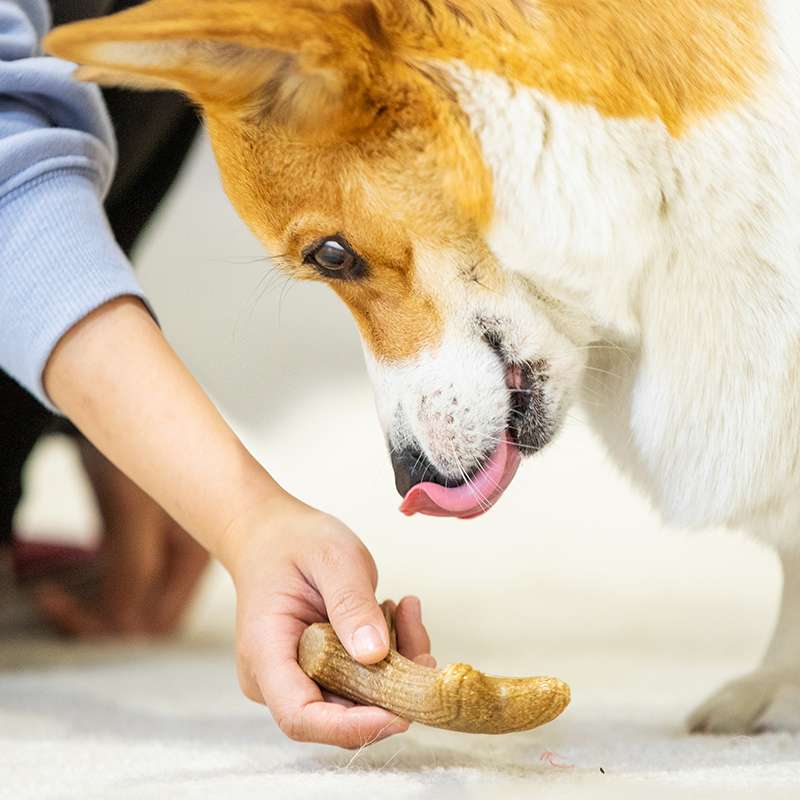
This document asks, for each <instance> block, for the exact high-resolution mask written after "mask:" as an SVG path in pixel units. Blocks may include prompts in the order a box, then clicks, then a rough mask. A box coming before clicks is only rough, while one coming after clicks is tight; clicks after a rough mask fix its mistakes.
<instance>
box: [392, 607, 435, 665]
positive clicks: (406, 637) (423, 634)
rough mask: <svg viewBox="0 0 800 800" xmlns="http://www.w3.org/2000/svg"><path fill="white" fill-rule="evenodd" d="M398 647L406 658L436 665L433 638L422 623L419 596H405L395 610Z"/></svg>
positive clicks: (419, 662)
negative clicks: (432, 644)
mask: <svg viewBox="0 0 800 800" xmlns="http://www.w3.org/2000/svg"><path fill="white" fill-rule="evenodd" d="M395 625H396V626H397V649H398V651H399V652H400V653H401V654H402V655H404V656H405V657H406V658H409V659H411V660H412V661H415V662H416V663H417V664H421V665H422V666H425V667H435V666H436V660H435V659H434V658H433V656H431V654H430V652H431V640H430V637H429V636H428V631H427V630H426V629H425V626H424V625H423V623H422V605H421V603H420V601H419V598H417V597H404V598H403V599H402V600H401V601H400V602H399V603H398V605H397V610H396V611H395Z"/></svg>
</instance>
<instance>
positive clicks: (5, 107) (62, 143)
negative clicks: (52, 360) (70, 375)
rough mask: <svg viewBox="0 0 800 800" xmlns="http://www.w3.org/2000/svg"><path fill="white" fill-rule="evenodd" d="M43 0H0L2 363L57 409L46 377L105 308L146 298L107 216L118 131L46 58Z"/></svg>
mask: <svg viewBox="0 0 800 800" xmlns="http://www.w3.org/2000/svg"><path fill="white" fill-rule="evenodd" d="M48 26H49V11H48V6H47V4H46V3H45V2H44V0H0V368H2V369H4V370H5V371H6V372H8V373H9V374H10V375H11V376H12V377H13V378H14V379H15V380H17V381H18V382H19V383H20V384H22V386H24V387H25V388H26V389H28V390H29V391H30V392H31V393H33V394H34V395H35V396H36V397H37V398H38V399H39V400H40V401H41V402H43V403H44V404H45V405H47V406H48V407H50V408H52V404H51V403H50V402H49V400H48V398H47V396H46V394H45V391H44V387H43V385H42V372H43V370H44V368H45V366H46V364H47V360H48V358H49V357H50V354H51V353H52V351H53V349H54V347H55V346H56V344H57V343H58V341H59V340H60V339H61V337H62V336H63V335H64V334H65V333H66V332H67V331H68V330H69V329H70V328H71V327H72V326H73V325H75V323H77V322H78V321H80V320H81V319H82V318H83V317H85V316H86V315H87V314H89V313H90V312H91V311H93V310H94V309H96V308H98V307H99V306H101V305H102V304H103V303H105V302H107V301H109V300H111V299H113V298H115V297H121V296H123V295H134V296H137V297H142V292H141V289H140V287H139V285H138V283H137V281H136V279H135V277H134V275H133V271H132V269H131V267H130V264H129V263H128V260H127V259H126V258H125V255H124V254H123V253H122V251H121V250H120V248H119V247H118V245H117V243H116V242H115V241H114V236H113V234H112V232H111V229H110V227H109V225H108V222H107V220H106V216H105V213H104V211H103V198H104V197H105V194H106V192H107V191H108V188H109V186H110V184H111V179H112V177H113V173H114V167H115V158H116V152H115V145H114V134H113V130H112V127H111V123H110V121H109V119H108V116H107V114H106V111H105V107H104V105H103V101H102V98H101V96H100V93H99V91H98V89H97V88H96V87H94V86H89V85H87V84H82V83H79V82H77V81H73V80H72V79H71V78H70V73H71V72H72V70H73V68H74V67H73V65H71V64H68V63H66V62H64V61H60V60H58V59H55V58H46V57H42V55H41V53H40V51H39V42H40V40H41V38H42V37H43V36H44V34H45V32H46V31H47V28H48Z"/></svg>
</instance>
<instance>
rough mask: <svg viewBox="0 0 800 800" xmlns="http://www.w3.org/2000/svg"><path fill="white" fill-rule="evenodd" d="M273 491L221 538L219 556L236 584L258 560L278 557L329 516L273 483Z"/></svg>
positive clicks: (238, 516) (256, 498) (247, 508)
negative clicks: (298, 538) (280, 552)
mask: <svg viewBox="0 0 800 800" xmlns="http://www.w3.org/2000/svg"><path fill="white" fill-rule="evenodd" d="M273 486H274V488H273V489H272V490H271V491H267V492H264V493H263V494H261V495H260V496H254V497H253V498H252V500H251V501H250V502H249V503H247V504H243V505H242V506H241V507H240V509H239V511H238V513H237V514H236V515H235V516H234V517H232V518H231V520H230V521H229V523H228V524H227V525H226V527H225V529H224V531H223V533H222V535H221V536H220V537H219V541H218V546H217V548H216V552H215V555H216V557H217V558H218V559H219V561H220V562H221V563H222V565H223V566H224V567H225V569H226V570H227V571H228V573H230V575H231V577H232V578H233V579H234V581H236V580H237V576H238V575H240V574H242V573H244V572H246V571H247V567H248V565H249V564H250V563H252V561H253V559H254V558H263V557H270V558H271V557H274V555H275V554H276V553H277V551H279V550H280V549H281V548H282V546H283V545H284V543H286V542H289V541H296V539H297V537H298V535H299V534H300V533H301V532H302V531H303V530H314V529H316V527H317V525H318V524H319V521H320V520H322V519H324V518H325V517H326V515H325V514H324V513H323V512H321V511H318V510H317V509H315V508H313V507H312V506H309V505H307V504H306V503H304V502H303V501H302V500H299V499H298V498H296V497H294V496H293V495H291V494H289V493H288V492H286V491H285V490H284V489H282V488H281V487H280V486H278V485H277V484H274V483H273Z"/></svg>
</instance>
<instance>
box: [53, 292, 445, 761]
mask: <svg viewBox="0 0 800 800" xmlns="http://www.w3.org/2000/svg"><path fill="white" fill-rule="evenodd" d="M122 353H124V358H123V357H121V356H120V354H122ZM45 386H46V389H47V392H48V394H49V396H50V398H51V399H52V401H53V402H54V403H55V404H56V405H57V406H58V407H59V408H60V409H61V410H62V411H63V412H64V413H65V414H66V415H67V416H69V417H70V419H71V420H72V421H73V422H74V423H75V424H76V425H77V427H78V428H80V429H81V430H82V431H83V433H84V434H85V435H86V436H87V438H88V439H89V440H90V441H92V442H93V443H94V444H95V445H96V446H97V447H98V449H99V450H101V451H102V452H103V453H105V454H106V456H108V458H110V459H111V461H113V462H114V463H115V464H116V465H117V466H118V467H119V468H120V469H121V470H122V471H123V472H124V473H125V474H127V475H128V476H129V477H131V478H132V479H133V480H134V481H136V483H137V484H138V485H139V486H141V488H142V489H143V490H144V491H145V492H147V494H148V495H150V496H151V497H153V498H154V499H155V500H156V501H157V502H158V503H159V504H160V505H161V506H162V507H163V508H164V509H165V510H166V511H167V512H168V513H169V514H170V516H171V517H172V518H173V519H174V520H175V521H176V522H177V523H179V524H180V525H181V526H182V527H183V528H185V529H186V530H187V531H189V532H190V533H191V534H192V535H193V536H195V537H196V538H197V539H198V541H200V542H201V543H202V544H203V546H204V547H206V548H207V549H208V550H210V551H211V552H212V553H213V554H214V555H216V556H217V557H218V558H219V559H220V560H221V561H222V563H223V564H224V565H225V567H226V568H227V569H228V571H229V572H230V573H231V576H232V578H233V581H234V584H235V586H236V591H237V599H238V612H237V619H238V625H237V627H238V630H237V647H238V652H239V675H240V681H241V683H242V687H243V689H244V691H245V693H246V694H247V695H248V696H249V697H251V698H253V699H256V700H263V701H264V702H266V704H267V705H268V706H269V708H270V710H271V711H272V713H273V715H274V716H275V718H276V720H277V721H278V723H279V724H280V726H281V728H282V729H283V730H284V731H285V732H286V733H287V734H288V735H290V736H292V737H293V738H296V739H301V740H304V741H319V742H325V743H330V744H338V745H341V746H346V747H356V746H360V745H362V744H365V743H367V742H369V741H372V740H376V739H377V738H383V737H384V736H386V735H389V734H391V733H397V732H400V731H402V730H405V728H406V727H407V723H405V722H403V721H401V720H397V719H395V718H394V717H393V716H392V715H391V714H389V713H388V712H386V711H383V710H382V709H377V708H363V707H348V706H347V705H346V704H341V703H339V702H336V703H333V702H326V698H324V697H323V695H322V693H321V692H320V690H319V689H318V688H317V687H316V686H315V684H313V683H312V682H311V681H310V680H309V679H308V678H307V677H306V676H305V675H304V674H303V673H302V671H301V670H300V668H299V666H298V664H297V643H298V641H299V637H300V634H301V633H302V631H303V629H304V628H305V627H306V626H307V625H308V624H310V623H311V622H316V621H320V620H323V619H330V621H331V623H332V624H333V626H334V628H335V629H336V632H337V634H338V635H339V637H340V639H341V640H342V643H343V644H344V645H345V647H346V648H347V649H348V651H349V652H350V653H351V654H352V655H353V656H354V657H355V658H357V659H358V660H360V661H362V662H363V663H374V662H376V661H378V660H380V659H381V658H383V657H384V656H385V655H386V653H387V652H388V632H387V630H386V623H385V619H384V617H383V614H382V612H381V609H380V607H379V606H378V603H377V601H376V599H375V584H376V581H377V573H376V570H375V565H374V562H373V561H372V558H371V556H370V555H369V553H368V552H367V550H366V548H365V547H364V546H363V544H362V543H361V542H360V541H359V540H358V538H357V537H356V536H355V535H354V534H353V533H352V532H351V531H349V529H347V527H346V526H344V525H343V524H342V523H341V522H339V521H338V520H336V519H334V518H332V517H330V516H329V515H327V514H324V513H322V512H320V511H317V510H316V509H313V508H310V507H309V506H307V505H305V504H304V503H302V502H300V501H299V500H297V499H295V498H293V497H292V496H291V495H289V494H288V493H286V492H285V491H284V490H283V489H282V488H281V487H280V486H279V485H278V484H277V483H276V482H275V481H274V480H273V479H272V478H271V477H270V475H269V474H268V473H267V472H266V470H265V469H264V468H263V467H262V466H261V465H260V464H259V463H258V462H257V461H255V459H254V458H253V457H252V456H251V455H250V454H249V453H248V452H247V450H246V448H245V447H244V446H243V444H242V443H241V442H240V441H239V439H238V438H237V437H236V436H235V434H234V433H233V431H231V429H230V428H229V427H228V425H227V424H226V423H225V421H224V420H223V419H222V417H221V415H220V414H219V412H218V411H217V410H216V408H215V407H214V406H213V404H212V403H211V402H210V401H209V400H208V398H207V397H206V395H205V393H204V392H203V390H202V389H201V388H200V386H199V385H198V384H197V383H196V382H195V381H194V379H193V378H192V377H191V375H190V374H189V373H188V371H187V370H186V369H185V367H184V366H183V364H182V363H181V362H180V360H179V359H178V357H177V356H176V355H175V353H174V352H173V351H172V349H171V348H170V347H169V345H168V344H167V342H166V341H165V340H164V338H163V336H162V334H161V332H160V330H159V329H158V327H157V326H156V325H155V323H154V322H153V320H152V318H151V317H150V315H149V314H148V313H147V311H146V310H145V308H144V307H143V306H142V305H141V304H140V303H139V302H138V301H137V300H135V299H132V298H121V299H119V300H115V301H113V302H111V303H108V304H106V305H105V306H103V307H101V308H100V309H98V310H97V311H95V312H94V313H93V314H90V315H89V316H88V317H87V318H86V319H84V320H83V321H82V322H80V323H79V324H78V325H76V326H75V327H74V329H72V330H71V331H70V332H69V333H68V334H67V335H66V336H65V337H64V338H63V339H62V340H61V341H60V343H59V344H58V346H57V347H56V349H55V351H54V352H53V355H52V357H51V358H50V360H49V362H48V365H47V368H46V370H45ZM418 608H419V606H418V604H417V603H416V602H415V601H414V599H406V600H405V601H404V602H401V604H400V607H399V608H398V614H397V627H398V641H399V644H400V649H401V651H402V652H403V653H404V654H405V655H406V656H408V657H410V658H421V660H422V663H430V656H429V655H427V654H428V651H429V649H430V645H429V641H428V637H427V634H426V633H425V629H424V627H423V625H422V622H421V619H420V615H419V612H418ZM370 626H371V627H372V628H373V629H374V634H373V636H372V637H370V635H369V633H366V634H365V633H361V634H359V633H358V631H361V630H362V629H364V628H365V627H370Z"/></svg>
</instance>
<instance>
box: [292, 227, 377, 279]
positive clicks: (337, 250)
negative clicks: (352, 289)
mask: <svg viewBox="0 0 800 800" xmlns="http://www.w3.org/2000/svg"><path fill="white" fill-rule="evenodd" d="M303 261H304V262H305V263H306V264H311V265H312V266H314V267H316V268H317V270H319V272H321V273H322V274H323V275H325V276H327V277H329V278H347V279H351V280H352V279H353V278H358V277H360V275H361V273H362V271H363V262H362V261H361V259H360V258H359V257H358V256H357V255H356V254H355V253H354V252H353V250H352V248H351V247H350V245H348V244H347V242H345V241H344V240H343V239H341V238H339V237H338V236H337V237H336V238H331V239H324V240H323V241H321V242H318V243H317V244H315V245H312V246H311V247H310V248H309V249H308V250H306V252H305V253H304V254H303Z"/></svg>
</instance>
